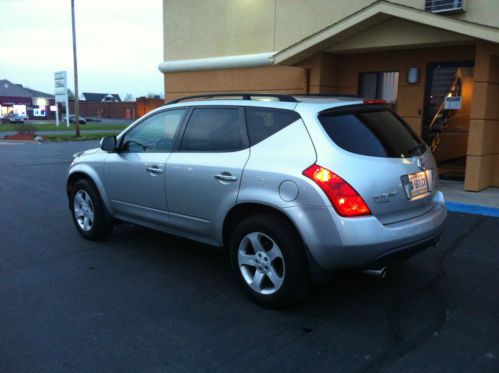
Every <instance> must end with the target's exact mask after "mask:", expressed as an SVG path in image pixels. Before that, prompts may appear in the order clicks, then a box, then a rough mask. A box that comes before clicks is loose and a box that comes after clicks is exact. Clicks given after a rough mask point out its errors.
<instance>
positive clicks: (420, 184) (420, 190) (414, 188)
mask: <svg viewBox="0 0 499 373" xmlns="http://www.w3.org/2000/svg"><path fill="white" fill-rule="evenodd" d="M407 176H408V177H409V183H410V184H409V185H410V187H411V198H414V197H416V196H419V195H420V194H424V193H427V192H428V182H427V180H426V173H425V172H417V173H415V174H411V175H407Z"/></svg>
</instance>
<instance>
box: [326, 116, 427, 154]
mask: <svg viewBox="0 0 499 373" xmlns="http://www.w3.org/2000/svg"><path fill="white" fill-rule="evenodd" d="M319 121H320V122H321V124H322V126H323V127H324V129H325V130H326V132H327V134H328V135H329V137H330V138H331V140H333V141H334V143H335V144H336V145H338V146H339V147H341V148H343V149H345V150H347V151H349V152H351V153H355V154H361V155H368V156H372V157H390V158H405V157H411V156H414V155H421V154H422V153H423V152H424V151H425V150H426V147H425V146H424V144H423V143H422V141H421V140H419V138H418V137H417V136H416V134H415V133H414V132H413V131H412V129H411V128H410V127H409V126H408V125H407V124H406V123H405V122H404V121H402V119H400V118H399V117H398V116H397V115H395V114H394V113H393V112H391V111H390V110H387V109H381V110H371V111H368V110H365V109H364V110H355V109H354V110H352V111H348V112H345V111H339V112H335V111H329V112H323V113H322V114H320V115H319Z"/></svg>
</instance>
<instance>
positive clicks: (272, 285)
mask: <svg viewBox="0 0 499 373" xmlns="http://www.w3.org/2000/svg"><path fill="white" fill-rule="evenodd" d="M229 249H230V256H231V264H232V268H233V271H234V274H235V276H236V280H237V282H238V284H239V285H240V286H241V288H242V290H243V291H244V292H245V293H246V294H247V295H248V296H249V297H250V298H251V299H252V300H254V301H255V302H256V303H258V304H260V305H262V306H264V307H268V308H279V307H284V306H288V305H291V304H293V303H295V302H297V301H298V300H299V299H300V298H302V297H303V296H304V295H305V293H306V291H307V289H308V288H309V285H310V275H309V271H308V265H307V258H306V254H305V248H304V245H303V242H302V240H301V237H300V236H299V234H298V233H297V231H296V229H295V227H294V226H293V225H292V224H291V223H290V222H289V221H287V220H286V219H285V218H283V217H281V216H279V215H277V214H258V215H254V216H251V217H249V218H247V219H245V220H243V221H242V222H241V223H239V224H238V225H237V226H236V228H235V229H234V231H233V234H232V237H231V240H230V244H229Z"/></svg>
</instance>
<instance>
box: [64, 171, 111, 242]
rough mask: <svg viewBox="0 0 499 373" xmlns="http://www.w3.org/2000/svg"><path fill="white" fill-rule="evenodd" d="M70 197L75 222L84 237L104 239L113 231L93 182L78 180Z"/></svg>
mask: <svg viewBox="0 0 499 373" xmlns="http://www.w3.org/2000/svg"><path fill="white" fill-rule="evenodd" d="M70 198H71V213H72V216H73V223H74V225H75V227H76V229H77V230H78V232H79V233H80V235H81V236H82V237H84V238H86V239H89V240H102V239H104V238H105V237H107V236H108V235H109V233H111V230H112V229H113V224H112V221H111V219H110V217H109V216H108V213H107V211H106V209H105V207H104V204H103V202H102V199H101V197H100V195H99V192H98V190H97V188H96V187H95V186H94V184H93V183H91V182H90V181H88V180H85V179H83V180H78V181H77V182H76V183H75V185H74V186H73V191H72V193H71V196H70Z"/></svg>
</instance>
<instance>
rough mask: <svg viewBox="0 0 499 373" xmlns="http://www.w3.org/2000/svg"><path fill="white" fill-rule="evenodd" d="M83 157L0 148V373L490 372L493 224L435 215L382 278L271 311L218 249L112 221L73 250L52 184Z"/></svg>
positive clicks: (60, 184) (497, 341)
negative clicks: (431, 233)
mask: <svg viewBox="0 0 499 373" xmlns="http://www.w3.org/2000/svg"><path fill="white" fill-rule="evenodd" d="M95 146H97V143H95V142H92V143H53V144H41V145H38V144H5V143H0V206H1V207H0V372H35V371H36V372H54V371H71V372H77V371H78V372H80V371H81V372H89V371H113V372H121V371H144V372H161V371H199V370H200V371H205V370H207V371H212V370H219V371H236V370H242V369H244V370H247V371H275V370H280V371H304V370H307V371H341V372H345V371H385V372H399V371H413V372H421V371H425V372H438V371H451V372H452V371H455V372H457V371H459V372H461V371H481V372H492V371H496V372H497V371H499V219H497V218H487V217H483V216H477V215H465V214H450V216H449V218H448V221H447V226H446V230H445V233H444V235H443V237H442V241H441V244H440V245H439V246H438V247H436V248H433V249H430V250H428V251H426V252H424V253H422V254H420V255H418V256H416V257H414V258H412V259H411V260H409V261H407V262H405V263H401V264H399V265H396V266H394V267H392V268H391V269H390V271H389V274H388V276H387V278H385V279H384V280H379V279H375V278H372V277H366V276H364V275H362V274H359V273H341V274H338V275H337V276H335V277H334V278H333V279H332V280H331V281H329V282H328V283H326V284H323V285H321V286H318V287H315V288H314V289H313V290H312V291H311V293H310V294H309V295H308V296H307V297H306V299H304V300H303V301H302V302H301V303H300V304H298V305H296V306H295V307H293V308H291V309H288V310H280V311H270V310H265V309H262V308H260V307H258V306H256V305H254V304H253V303H251V302H250V301H249V300H247V299H246V298H245V297H244V296H243V295H242V294H241V293H240V291H239V289H238V288H237V287H236V283H235V282H234V281H233V279H232V274H231V271H230V265H229V260H228V257H227V255H226V254H225V253H223V252H221V251H217V250H214V249H212V248H209V247H207V246H203V245H200V244H197V243H193V242H189V241H186V240H182V239H178V238H174V237H171V236H168V235H165V234H162V233H157V232H154V231H150V230H147V229H143V228H139V227H136V226H131V225H127V224H123V225H120V226H118V227H117V228H116V229H115V231H114V232H113V234H112V235H111V237H110V238H109V239H108V240H107V241H106V242H102V243H95V242H88V241H85V240H83V239H81V238H80V236H79V235H78V234H77V232H76V230H75V229H74V227H73V225H72V222H71V219H70V212H69V210H68V207H67V200H66V196H65V194H64V183H65V174H66V170H67V166H68V164H69V162H70V160H71V154H72V153H74V152H77V151H79V150H82V149H85V148H88V147H95Z"/></svg>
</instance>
